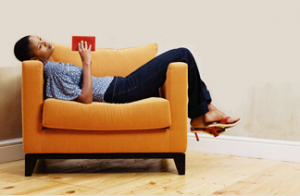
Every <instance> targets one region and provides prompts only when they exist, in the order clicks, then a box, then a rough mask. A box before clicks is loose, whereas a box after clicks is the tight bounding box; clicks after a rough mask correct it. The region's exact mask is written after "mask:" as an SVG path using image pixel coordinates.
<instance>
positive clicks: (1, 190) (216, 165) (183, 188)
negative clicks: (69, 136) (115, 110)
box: [0, 152, 300, 195]
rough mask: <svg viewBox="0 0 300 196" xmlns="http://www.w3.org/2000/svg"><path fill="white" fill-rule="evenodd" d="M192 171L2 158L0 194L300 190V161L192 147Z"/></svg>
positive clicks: (155, 163) (163, 163)
mask: <svg viewBox="0 0 300 196" xmlns="http://www.w3.org/2000/svg"><path fill="white" fill-rule="evenodd" d="M186 161H187V163H186V175H183V176H182V175H177V171H176V168H175V164H174V161H173V160H171V159H170V160H169V159H135V160H134V159H128V160H122V159H116V160H79V159H78V160H39V161H38V163H37V166H36V169H35V171H34V173H33V176H32V177H24V160H20V161H15V162H11V163H5V164H0V195H10V194H17V195H25V194H30V195H49V194H50V195H56V194H57V195H64V194H65V195H70V194H74V195H81V194H84V195H110V194H118V195H127V194H128V195H141V194H142V195H155V194H160V195H164V194H166V195H178V194H184V195H194V194H200V195H222V194H225V195H258V194H259V195H275V194H280V195H299V194H300V181H299V180H300V163H289V162H279V161H270V160H262V159H253V158H243V157H235V156H225V155H216V154H204V153H199V152H187V154H186Z"/></svg>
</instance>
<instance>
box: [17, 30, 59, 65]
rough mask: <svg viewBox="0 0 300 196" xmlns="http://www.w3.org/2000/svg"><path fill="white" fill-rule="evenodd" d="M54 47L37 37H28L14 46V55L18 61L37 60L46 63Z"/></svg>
mask: <svg viewBox="0 0 300 196" xmlns="http://www.w3.org/2000/svg"><path fill="white" fill-rule="evenodd" d="M53 51H54V46H52V45H51V44H50V43H49V42H47V41H45V40H43V39H42V38H40V37H38V36H32V35H28V36H25V37H23V38H21V39H20V40H19V41H17V43H16V44H15V48H14V53H15V56H16V58H17V59H18V60H19V61H25V60H39V61H43V62H46V61H48V60H49V58H50V57H51V54H52V53H53Z"/></svg>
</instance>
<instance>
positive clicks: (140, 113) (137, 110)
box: [42, 97, 171, 131]
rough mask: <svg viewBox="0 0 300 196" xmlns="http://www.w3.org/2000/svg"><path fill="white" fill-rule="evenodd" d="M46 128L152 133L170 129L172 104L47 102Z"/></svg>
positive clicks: (159, 101) (160, 100)
mask: <svg viewBox="0 0 300 196" xmlns="http://www.w3.org/2000/svg"><path fill="white" fill-rule="evenodd" d="M42 123H43V126H44V127H46V128H54V129H72V130H95V131H111V130H113V131H116V130H120V131H122V130H149V129H160V128H165V127H169V126H170V125H171V111H170V104H169V101H168V100H166V99H163V98H159V97H151V98H147V99H143V100H139V101H135V102H131V103H124V104H112V103H103V102H101V103H100V102H93V103H91V104H82V103H79V102H75V101H63V100H58V99H52V98H50V99H46V100H45V102H44V108H43V122H42Z"/></svg>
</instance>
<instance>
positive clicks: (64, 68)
mask: <svg viewBox="0 0 300 196" xmlns="http://www.w3.org/2000/svg"><path fill="white" fill-rule="evenodd" d="M81 70H82V68H81V67H78V66H75V65H73V64H72V63H63V62H54V61H48V62H45V63H44V72H45V73H48V74H69V73H70V72H81Z"/></svg>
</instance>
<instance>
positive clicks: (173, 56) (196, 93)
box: [104, 48, 211, 118]
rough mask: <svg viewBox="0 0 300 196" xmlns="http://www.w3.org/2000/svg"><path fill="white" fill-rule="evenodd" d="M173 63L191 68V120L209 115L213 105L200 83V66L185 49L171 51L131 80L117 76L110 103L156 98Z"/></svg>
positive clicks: (109, 91) (107, 96)
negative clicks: (183, 63)
mask: <svg viewBox="0 0 300 196" xmlns="http://www.w3.org/2000/svg"><path fill="white" fill-rule="evenodd" d="M172 62H185V63H187V64H188V100H189V102H188V117H189V118H196V117H199V116H202V115H204V114H205V113H206V112H208V111H209V110H208V107H207V104H208V103H210V102H211V97H210V94H209V91H208V90H207V88H206V85H205V83H204V82H203V81H202V80H201V78H200V74H199V71H198V67H197V64H196V62H195V59H194V57H193V55H192V53H191V52H190V51H189V50H188V49H186V48H178V49H173V50H169V51H167V52H165V53H163V54H161V55H159V56H157V57H155V58H154V59H152V60H151V61H149V62H148V63H146V64H145V65H143V66H141V67H139V68H138V69H137V70H135V71H134V72H132V73H131V74H129V75H128V76H126V77H125V78H124V77H119V76H115V77H114V79H113V81H112V82H111V84H110V85H109V87H108V89H107V90H106V92H105V95H104V101H105V102H107V103H128V102H132V101H137V100H140V99H145V98H148V97H157V96H158V89H159V88H160V87H161V86H162V85H163V84H164V82H165V80H166V72H167V70H168V66H169V64H170V63H172Z"/></svg>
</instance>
